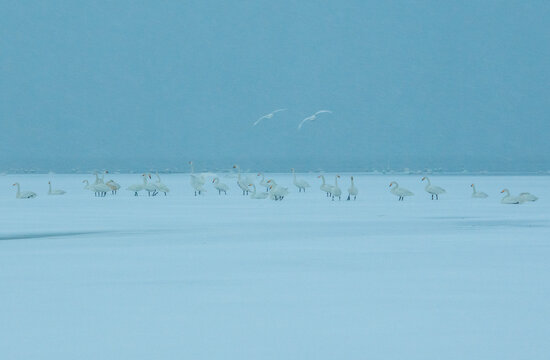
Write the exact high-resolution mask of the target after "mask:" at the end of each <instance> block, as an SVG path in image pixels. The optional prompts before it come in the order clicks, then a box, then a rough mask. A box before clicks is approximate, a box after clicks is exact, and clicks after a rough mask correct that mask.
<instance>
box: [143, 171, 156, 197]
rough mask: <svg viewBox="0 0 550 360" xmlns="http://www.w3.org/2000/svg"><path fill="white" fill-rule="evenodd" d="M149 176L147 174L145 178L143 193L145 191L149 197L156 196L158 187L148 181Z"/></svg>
mask: <svg viewBox="0 0 550 360" xmlns="http://www.w3.org/2000/svg"><path fill="white" fill-rule="evenodd" d="M151 179H152V178H151V174H147V176H145V187H144V189H145V191H147V194H148V195H149V196H156V195H157V194H158V190H159V189H158V187H157V184H155V183H154V182H152V181H149V180H151Z"/></svg>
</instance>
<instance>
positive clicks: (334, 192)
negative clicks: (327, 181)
mask: <svg viewBox="0 0 550 360" xmlns="http://www.w3.org/2000/svg"><path fill="white" fill-rule="evenodd" d="M339 178H340V175H336V176H335V177H334V186H332V201H334V198H335V197H338V200H342V189H340V187H338V179H339Z"/></svg>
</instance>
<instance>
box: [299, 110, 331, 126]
mask: <svg viewBox="0 0 550 360" xmlns="http://www.w3.org/2000/svg"><path fill="white" fill-rule="evenodd" d="M323 113H329V114H332V111H330V110H319V111H317V112H316V113H315V114H313V115H311V116H308V117H307V118H305V119H304V120H302V122H300V124H299V125H298V130H300V129H301V128H302V126H304V124H305V123H306V122H308V121H315V120H317V115H319V114H323Z"/></svg>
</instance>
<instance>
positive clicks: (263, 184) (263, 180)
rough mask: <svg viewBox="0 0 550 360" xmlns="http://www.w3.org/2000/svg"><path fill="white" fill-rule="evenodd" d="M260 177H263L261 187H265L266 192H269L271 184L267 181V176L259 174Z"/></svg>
mask: <svg viewBox="0 0 550 360" xmlns="http://www.w3.org/2000/svg"><path fill="white" fill-rule="evenodd" d="M258 176H261V177H262V179H261V180H260V185H262V186H263V187H265V189H266V191H269V184H268V183H267V182H266V181H265V176H264V174H262V173H258Z"/></svg>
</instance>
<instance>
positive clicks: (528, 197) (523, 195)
mask: <svg viewBox="0 0 550 360" xmlns="http://www.w3.org/2000/svg"><path fill="white" fill-rule="evenodd" d="M519 197H520V198H521V199H522V200H523V201H524V202H525V201H537V200H538V199H539V198H538V197H536V196H535V195H533V194H531V193H528V192H523V193H521V194H519Z"/></svg>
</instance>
